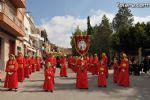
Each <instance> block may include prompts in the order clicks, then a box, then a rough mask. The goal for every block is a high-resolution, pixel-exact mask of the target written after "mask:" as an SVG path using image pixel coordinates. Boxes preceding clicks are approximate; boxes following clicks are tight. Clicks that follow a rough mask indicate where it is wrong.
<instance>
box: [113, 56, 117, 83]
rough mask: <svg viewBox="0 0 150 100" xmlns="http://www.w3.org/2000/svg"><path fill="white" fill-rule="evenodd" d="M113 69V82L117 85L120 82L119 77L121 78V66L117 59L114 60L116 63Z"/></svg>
mask: <svg viewBox="0 0 150 100" xmlns="http://www.w3.org/2000/svg"><path fill="white" fill-rule="evenodd" d="M112 67H113V81H114V83H117V82H118V78H119V77H118V76H119V64H118V61H117V59H116V58H115V59H114V63H113V65H112Z"/></svg>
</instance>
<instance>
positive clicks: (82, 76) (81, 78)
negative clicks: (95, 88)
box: [76, 58, 88, 89]
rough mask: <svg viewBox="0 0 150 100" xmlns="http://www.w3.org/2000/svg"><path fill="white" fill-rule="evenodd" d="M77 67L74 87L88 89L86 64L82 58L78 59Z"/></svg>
mask: <svg viewBox="0 0 150 100" xmlns="http://www.w3.org/2000/svg"><path fill="white" fill-rule="evenodd" d="M77 66H78V67H77V68H78V69H77V76H76V87H77V88H79V89H88V75H87V63H86V61H85V60H84V59H83V58H79V59H78V62H77Z"/></svg>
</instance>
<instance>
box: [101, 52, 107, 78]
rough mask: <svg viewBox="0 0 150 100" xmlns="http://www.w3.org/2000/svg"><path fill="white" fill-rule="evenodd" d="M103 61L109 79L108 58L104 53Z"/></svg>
mask: <svg viewBox="0 0 150 100" xmlns="http://www.w3.org/2000/svg"><path fill="white" fill-rule="evenodd" d="M102 60H103V62H104V64H105V68H106V72H105V75H106V78H107V77H108V58H107V56H106V54H105V53H102Z"/></svg>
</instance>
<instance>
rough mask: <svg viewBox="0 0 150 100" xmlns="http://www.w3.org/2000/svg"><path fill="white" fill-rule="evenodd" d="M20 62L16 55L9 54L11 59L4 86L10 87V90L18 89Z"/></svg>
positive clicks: (8, 63)
mask: <svg viewBox="0 0 150 100" xmlns="http://www.w3.org/2000/svg"><path fill="white" fill-rule="evenodd" d="M17 70H18V63H17V61H16V59H15V56H14V55H13V54H11V55H10V56H9V60H8V61H7V64H6V78H5V82H4V88H8V89H9V90H12V89H15V91H17V89H18V72H17Z"/></svg>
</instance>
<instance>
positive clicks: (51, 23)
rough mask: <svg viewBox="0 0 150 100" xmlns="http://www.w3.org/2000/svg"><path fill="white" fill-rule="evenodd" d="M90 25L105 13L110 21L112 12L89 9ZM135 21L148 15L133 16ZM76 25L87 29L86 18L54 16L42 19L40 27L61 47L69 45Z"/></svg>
mask: <svg viewBox="0 0 150 100" xmlns="http://www.w3.org/2000/svg"><path fill="white" fill-rule="evenodd" d="M90 14H91V16H90V18H91V25H92V26H94V25H96V24H99V23H100V22H101V19H102V16H103V15H104V14H105V15H106V16H107V18H108V19H109V21H110V22H111V21H112V20H113V18H114V14H113V13H108V12H105V11H102V10H97V11H95V10H91V11H90ZM134 19H135V23H136V22H138V21H140V22H142V21H144V22H147V21H149V19H150V16H147V17H136V16H135V17H134ZM77 25H79V26H80V29H81V30H86V29H87V18H80V17H74V16H71V15H66V16H55V17H53V18H52V19H49V20H42V25H41V27H43V28H45V29H46V31H47V33H48V38H49V40H50V41H51V42H52V43H54V44H56V45H58V46H61V47H71V46H70V36H71V35H72V32H74V30H75V29H76V27H77Z"/></svg>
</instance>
